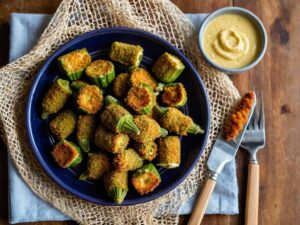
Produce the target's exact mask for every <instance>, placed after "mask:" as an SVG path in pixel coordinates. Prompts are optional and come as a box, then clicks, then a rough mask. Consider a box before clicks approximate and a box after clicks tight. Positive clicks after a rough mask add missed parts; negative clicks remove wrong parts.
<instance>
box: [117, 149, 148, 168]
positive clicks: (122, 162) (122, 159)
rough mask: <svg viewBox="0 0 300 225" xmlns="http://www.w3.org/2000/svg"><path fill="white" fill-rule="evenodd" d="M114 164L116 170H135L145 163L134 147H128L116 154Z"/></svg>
mask: <svg viewBox="0 0 300 225" xmlns="http://www.w3.org/2000/svg"><path fill="white" fill-rule="evenodd" d="M113 164H114V167H115V169H116V170H119V171H133V170H136V169H138V168H140V167H141V166H142V165H143V159H142V158H141V157H140V156H139V154H138V153H137V152H136V151H134V150H133V149H132V148H128V149H125V150H124V151H123V152H121V153H118V154H116V155H115V157H114V160H113Z"/></svg>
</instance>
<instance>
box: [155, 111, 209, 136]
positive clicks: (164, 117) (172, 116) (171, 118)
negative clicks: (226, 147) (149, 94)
mask: <svg viewBox="0 0 300 225" xmlns="http://www.w3.org/2000/svg"><path fill="white" fill-rule="evenodd" d="M155 109H156V111H157V113H158V114H159V117H160V118H159V123H160V125H161V126H162V127H163V128H165V129H167V130H168V131H169V132H174V133H176V134H178V135H182V136H186V135H187V134H198V133H200V134H203V133H204V131H203V130H202V129H201V127H200V126H199V125H197V124H195V123H194V122H193V120H192V118H191V117H189V116H187V115H184V114H183V113H182V112H181V111H180V110H178V109H176V108H173V107H167V108H164V107H159V106H156V107H155Z"/></svg>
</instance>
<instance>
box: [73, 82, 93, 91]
mask: <svg viewBox="0 0 300 225" xmlns="http://www.w3.org/2000/svg"><path fill="white" fill-rule="evenodd" d="M88 85H89V84H88V83H87V82H84V81H82V80H74V81H72V83H71V88H72V90H73V91H75V92H79V90H80V88H83V87H85V86H88Z"/></svg>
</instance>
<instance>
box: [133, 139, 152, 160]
mask: <svg viewBox="0 0 300 225" xmlns="http://www.w3.org/2000/svg"><path fill="white" fill-rule="evenodd" d="M133 148H134V149H135V150H136V151H137V152H138V153H139V155H140V156H141V157H142V158H143V159H145V160H148V161H152V160H153V159H155V157H156V155H157V151H158V148H157V144H156V143H155V142H154V141H149V142H145V143H141V142H134V143H133Z"/></svg>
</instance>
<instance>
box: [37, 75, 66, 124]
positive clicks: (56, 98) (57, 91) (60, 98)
mask: <svg viewBox="0 0 300 225" xmlns="http://www.w3.org/2000/svg"><path fill="white" fill-rule="evenodd" d="M71 95H72V90H71V88H70V84H69V81H67V80H63V79H57V80H56V81H55V82H54V83H53V84H52V85H51V87H50V89H49V90H48V92H47V93H46V95H45V97H44V99H43V102H42V108H43V113H42V119H47V118H48V116H49V114H53V113H57V112H58V111H59V110H60V109H61V108H62V107H63V106H64V105H65V103H66V102H67V100H68V98H69V97H70V96H71Z"/></svg>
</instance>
